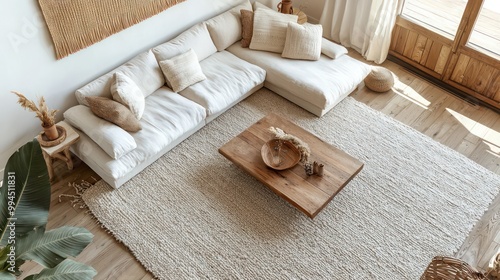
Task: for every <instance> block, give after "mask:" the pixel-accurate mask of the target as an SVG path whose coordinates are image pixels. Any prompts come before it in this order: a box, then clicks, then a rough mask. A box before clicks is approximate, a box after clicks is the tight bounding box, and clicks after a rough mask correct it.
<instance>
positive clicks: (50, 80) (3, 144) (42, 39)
mask: <svg viewBox="0 0 500 280" xmlns="http://www.w3.org/2000/svg"><path fill="white" fill-rule="evenodd" d="M242 1H243V0H212V1H207V0H187V1H185V2H183V3H180V4H178V5H176V6H173V7H171V8H170V9H168V10H166V11H164V12H162V13H160V14H159V15H156V16H154V17H152V18H150V19H147V20H145V21H143V22H141V23H139V24H136V25H134V26H132V27H129V28H127V29H125V30H123V31H121V32H119V33H117V34H115V35H112V36H110V37H108V38H106V39H104V40H103V41H101V42H98V43H96V44H94V45H92V46H90V47H88V48H86V49H83V50H81V51H79V52H77V53H74V54H72V55H70V56H68V57H66V58H63V59H61V60H56V59H55V53H54V49H53V46H52V40H51V38H50V35H49V32H48V29H47V27H46V25H45V22H44V20H43V16H42V14H41V11H40V9H39V6H38V2H37V1H35V0H31V1H3V6H2V9H0V22H1V23H0V37H1V38H2V39H1V40H0V94H1V95H0V132H1V134H0V135H1V136H0V170H2V169H3V168H4V166H5V163H6V162H7V160H8V158H9V157H10V155H11V154H12V153H13V152H14V151H15V150H16V149H17V148H19V147H20V146H22V145H23V144H24V143H26V142H28V141H31V139H32V138H33V137H35V136H36V135H37V134H38V133H39V132H40V131H41V126H40V123H39V121H38V119H36V118H35V117H34V116H35V114H34V113H33V112H29V111H25V110H24V109H22V108H21V107H20V106H19V105H18V104H17V103H16V101H17V97H16V96H15V95H14V94H12V93H10V91H11V90H16V91H19V92H21V93H23V94H25V95H26V96H27V97H28V98H29V99H32V100H35V99H37V97H38V96H44V97H45V99H46V101H47V104H48V106H49V108H54V109H59V110H60V112H59V113H58V115H57V120H61V119H62V112H64V111H65V110H66V109H68V108H69V107H71V106H73V105H76V104H77V102H76V98H75V96H74V91H75V90H76V89H78V88H79V87H81V86H83V85H85V84H86V83H88V82H90V81H91V80H93V79H94V78H96V77H99V76H100V75H102V74H104V73H106V72H108V71H110V70H112V69H113V68H115V67H117V66H119V65H120V64H122V63H123V62H125V61H127V60H129V59H130V58H132V57H134V56H135V55H136V54H138V53H140V52H142V51H144V50H147V49H149V48H151V47H153V46H155V45H158V44H160V43H162V42H165V41H167V40H169V39H171V38H173V37H175V36H176V35H177V34H179V33H180V32H182V31H183V30H185V29H187V28H189V27H190V26H192V25H194V24H195V23H197V22H200V21H203V20H205V19H208V18H210V17H212V16H214V15H216V14H219V13H221V12H223V11H225V10H227V9H229V8H230V7H232V6H234V5H236V4H237V3H239V2H242ZM259 1H260V2H262V3H264V4H266V5H268V6H270V7H272V8H275V7H276V5H277V4H278V3H279V1H277V0H259ZM324 1H325V0H295V1H294V2H293V5H294V7H300V5H301V4H304V5H306V7H305V9H304V12H306V14H308V16H309V20H310V21H312V22H315V21H316V22H317V20H319V17H320V16H321V11H322V10H323V5H324ZM252 2H253V1H252ZM1 173H2V172H1V171H0V176H1V177H0V180H2V179H3V176H2V174H1Z"/></svg>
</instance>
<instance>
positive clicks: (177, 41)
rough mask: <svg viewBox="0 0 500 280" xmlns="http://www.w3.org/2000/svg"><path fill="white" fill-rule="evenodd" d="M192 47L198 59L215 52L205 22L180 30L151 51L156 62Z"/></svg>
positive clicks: (215, 49)
mask: <svg viewBox="0 0 500 280" xmlns="http://www.w3.org/2000/svg"><path fill="white" fill-rule="evenodd" d="M189 49H193V50H194V52H195V53H196V56H198V61H202V60H203V59H205V58H207V57H209V56H210V55H212V54H214V53H216V52H217V48H215V45H214V42H213V41H212V38H210V33H208V30H207V26H206V24H205V22H202V23H198V24H196V25H195V26H193V27H191V28H189V29H188V30H186V31H184V32H182V33H181V34H180V35H179V36H177V37H175V38H174V39H172V40H170V41H168V42H166V43H163V44H161V45H159V46H156V47H154V48H153V53H154V55H155V57H156V60H157V61H158V62H160V61H163V60H166V59H171V58H172V57H174V56H178V55H180V54H183V53H185V52H187V51H188V50H189Z"/></svg>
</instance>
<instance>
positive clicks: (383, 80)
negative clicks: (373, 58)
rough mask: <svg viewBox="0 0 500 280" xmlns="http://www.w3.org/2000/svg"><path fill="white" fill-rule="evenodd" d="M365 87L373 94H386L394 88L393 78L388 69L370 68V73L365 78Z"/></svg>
mask: <svg viewBox="0 0 500 280" xmlns="http://www.w3.org/2000/svg"><path fill="white" fill-rule="evenodd" d="M364 82H365V86H366V87H367V88H369V89H371V90H373V91H375V92H387V91H389V90H391V88H392V86H394V77H393V76H392V72H391V71H389V69H386V68H384V67H380V66H372V71H371V72H370V74H368V76H366V78H365V80H364Z"/></svg>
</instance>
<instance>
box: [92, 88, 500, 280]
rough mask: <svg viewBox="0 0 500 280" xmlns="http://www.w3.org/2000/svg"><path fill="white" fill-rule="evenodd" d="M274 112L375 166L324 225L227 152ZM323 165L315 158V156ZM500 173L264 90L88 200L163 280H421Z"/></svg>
mask: <svg viewBox="0 0 500 280" xmlns="http://www.w3.org/2000/svg"><path fill="white" fill-rule="evenodd" d="M270 112H275V113H277V114H281V115H284V116H286V117H288V118H289V119H291V120H293V121H294V122H296V123H297V124H299V125H300V126H302V127H304V128H306V129H308V130H309V131H311V132H313V133H315V134H316V135H318V136H320V137H321V138H322V139H323V140H325V141H327V142H329V143H331V144H333V145H336V146H338V147H340V148H341V149H343V150H345V151H347V152H348V153H349V154H351V155H353V156H355V157H357V158H359V159H360V160H361V161H362V162H364V163H365V166H364V168H363V170H362V171H361V172H360V173H359V174H358V176H356V177H355V178H354V179H353V180H352V181H351V182H350V183H349V184H348V185H347V186H346V187H345V188H344V189H343V190H342V191H341V192H340V194H338V195H337V196H336V197H335V198H334V199H333V200H332V202H331V203H330V204H329V205H328V206H327V207H325V209H324V210H323V211H322V212H320V213H319V214H318V216H316V218H315V219H314V220H311V219H309V218H308V217H306V216H305V215H304V214H302V212H300V211H298V210H296V209H295V208H294V207H293V206H291V205H290V204H288V203H287V202H285V201H284V200H283V199H281V198H280V197H278V196H277V195H275V194H274V193H273V192H272V191H270V190H268V188H267V187H265V186H264V185H262V184H261V183H259V182H258V181H256V180H255V179H253V178H252V177H251V176H249V175H247V174H246V173H245V172H243V171H241V170H240V169H238V168H237V167H235V166H234V165H233V164H232V163H231V162H229V161H228V160H227V159H225V158H224V157H223V156H221V155H220V154H218V152H217V149H218V148H219V147H220V146H221V145H223V144H224V143H226V142H227V141H228V140H229V139H231V138H232V137H233V136H235V135H237V134H238V133H240V132H241V131H243V130H244V129H245V128H246V127H248V126H249V125H251V124H252V123H254V122H256V121H257V120H259V119H260V118H262V117H263V116H265V115H266V114H268V113H270ZM313 157H314V155H313ZM499 187H500V176H497V175H495V174H493V173H492V172H490V171H488V170H486V169H484V168H483V167H481V166H479V165H477V164H475V163H474V162H472V161H470V160H469V159H467V158H465V157H464V156H462V155H460V154H458V153H457V152H455V151H453V150H451V149H449V148H447V147H445V146H443V145H441V144H439V143H437V142H435V141H433V140H432V139H430V138H428V137H427V136H424V135H423V134H421V133H419V132H417V131H415V130H414V129H412V128H410V127H407V126H405V125H403V124H401V123H399V122H397V121H395V120H393V119H391V118H389V117H387V116H385V115H383V114H381V113H379V112H376V111H374V110H372V109H371V108H369V107H367V106H366V105H364V104H362V103H359V102H357V101H355V100H354V99H352V98H350V97H348V98H347V99H345V100H344V101H342V102H341V103H340V104H339V105H338V106H336V107H335V108H334V109H333V110H332V111H331V112H329V113H328V114H326V115H325V116H323V117H322V118H317V117H315V116H313V115H311V114H310V113H308V112H306V111H304V110H303V109H301V108H299V107H297V106H295V105H293V104H291V103H290V102H288V101H287V100H284V99H283V98H281V97H279V96H277V95H276V94H274V93H272V92H270V91H268V90H266V89H262V90H260V91H258V92H257V93H255V94H253V95H252V96H251V97H249V98H248V99H246V100H245V101H243V102H241V103H240V104H238V105H237V106H235V107H233V108H232V109H230V110H229V111H227V112H226V113H224V114H223V115H222V116H220V117H219V118H217V119H216V120H214V121H213V122H211V123H209V124H208V125H207V126H206V127H204V128H203V129H202V130H200V131H199V132H197V133H195V134H194V135H192V136H191V137H190V138H188V139H187V140H186V141H184V142H182V143H181V144H180V145H178V146H177V147H175V148H174V149H173V150H171V151H170V152H169V153H167V154H166V155H165V156H163V157H162V158H160V159H159V160H158V161H156V162H155V163H153V164H152V165H151V166H150V167H148V168H147V169H146V170H144V171H143V172H141V173H140V174H138V175H137V176H136V177H134V178H133V179H132V180H131V181H129V182H127V183H126V184H125V185H124V186H123V187H122V188H120V189H118V190H113V189H112V188H111V187H110V186H108V185H107V184H106V183H104V182H102V181H100V182H98V183H97V184H96V185H95V186H93V187H91V188H90V189H88V190H87V191H86V193H85V194H84V196H83V199H84V201H85V203H86V204H87V205H88V207H89V208H90V210H91V211H92V213H93V214H94V215H95V216H96V217H97V219H98V220H99V221H100V222H101V223H102V224H103V225H104V226H105V227H106V228H107V229H108V230H109V231H110V232H111V233H112V234H113V235H114V236H115V237H116V238H117V239H118V240H120V241H121V242H123V243H124V244H125V245H126V246H127V247H129V248H130V250H131V251H132V252H133V254H134V255H135V256H136V258H137V259H138V260H139V261H140V262H141V263H142V264H143V265H144V266H145V267H146V269H148V270H150V271H151V272H152V273H153V274H154V275H155V276H157V277H158V278H161V279H418V278H419V276H420V275H421V274H422V272H423V271H424V269H425V267H426V265H427V264H428V263H429V262H430V260H431V259H432V257H433V256H435V255H441V254H442V255H448V256H450V255H453V254H454V252H455V251H457V250H458V248H459V247H460V245H461V244H462V242H463V241H464V239H465V238H466V236H467V234H468V232H469V231H470V230H471V228H472V227H473V225H474V224H475V222H476V221H477V220H478V219H479V218H480V217H481V215H482V214H483V212H484V211H485V210H486V208H487V207H488V204H489V203H490V202H491V201H492V199H493V197H494V196H495V195H496V193H497V192H498V190H499Z"/></svg>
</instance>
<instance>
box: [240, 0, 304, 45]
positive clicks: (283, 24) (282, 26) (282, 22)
mask: <svg viewBox="0 0 500 280" xmlns="http://www.w3.org/2000/svg"><path fill="white" fill-rule="evenodd" d="M297 19H298V17H297V16H296V15H288V14H282V13H278V12H276V11H273V10H270V9H262V8H258V9H257V10H256V11H255V12H254V16H253V35H252V41H251V42H250V49H252V50H261V51H269V52H276V53H281V52H283V48H284V47H285V40H286V29H287V27H288V23H289V22H297Z"/></svg>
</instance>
